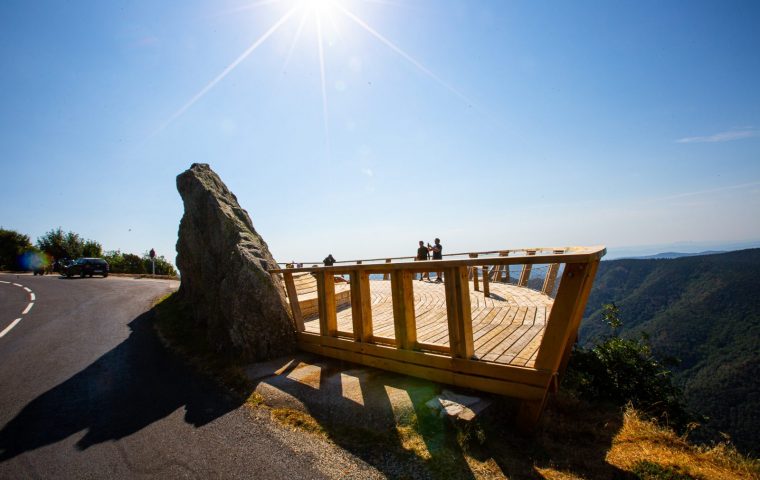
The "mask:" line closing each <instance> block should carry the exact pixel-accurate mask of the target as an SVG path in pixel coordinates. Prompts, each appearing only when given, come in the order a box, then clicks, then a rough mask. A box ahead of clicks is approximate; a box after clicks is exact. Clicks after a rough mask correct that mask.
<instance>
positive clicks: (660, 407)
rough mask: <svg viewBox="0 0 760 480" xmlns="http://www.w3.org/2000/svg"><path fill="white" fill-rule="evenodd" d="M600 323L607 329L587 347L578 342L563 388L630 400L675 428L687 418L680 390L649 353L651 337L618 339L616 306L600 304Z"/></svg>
mask: <svg viewBox="0 0 760 480" xmlns="http://www.w3.org/2000/svg"><path fill="white" fill-rule="evenodd" d="M602 316H603V321H604V322H605V323H606V324H607V325H608V326H609V327H610V329H611V333H610V334H609V335H607V336H604V337H602V339H601V340H600V341H599V342H598V343H597V344H596V345H594V346H593V347H591V348H590V349H586V348H583V347H578V346H576V347H575V349H574V351H573V355H572V357H571V359H570V364H569V366H568V370H567V375H566V381H565V386H567V387H570V388H571V389H572V390H575V391H576V392H577V393H578V394H579V395H580V396H581V397H583V398H585V399H587V400H590V401H604V402H610V403H614V404H617V405H624V404H626V403H628V402H630V403H632V404H633V405H634V406H635V407H637V408H639V409H640V410H642V411H644V412H645V413H648V414H650V415H651V416H653V417H666V418H667V419H668V420H669V421H670V422H672V423H673V424H675V425H676V426H684V425H685V424H686V423H687V422H688V421H690V420H691V416H690V415H689V414H688V413H687V412H686V409H685V405H684V401H683V392H682V390H681V389H680V388H679V387H677V386H676V385H674V384H673V375H672V373H671V372H670V370H669V369H668V368H667V366H666V365H665V364H664V363H663V362H662V361H660V360H658V359H657V358H655V356H654V355H653V354H652V349H651V347H650V346H649V337H648V336H647V335H646V333H641V334H640V336H639V337H638V338H631V339H627V338H621V337H620V336H618V330H619V328H620V327H621V326H622V325H623V322H622V320H621V319H620V309H619V308H618V307H617V305H615V304H614V303H612V304H608V305H604V306H603V315H602Z"/></svg>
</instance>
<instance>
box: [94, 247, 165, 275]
mask: <svg viewBox="0 0 760 480" xmlns="http://www.w3.org/2000/svg"><path fill="white" fill-rule="evenodd" d="M103 258H105V259H106V261H107V262H108V265H109V267H110V269H111V272H112V273H133V274H138V275H139V274H147V273H151V271H152V268H151V260H150V256H149V255H148V253H147V252H146V253H144V254H143V256H142V257H140V256H137V255H135V254H133V253H122V252H121V251H120V250H113V251H109V252H106V253H105V255H104V257H103ZM155 262H156V275H171V276H176V275H177V270H176V269H175V268H174V266H173V265H172V264H171V263H169V262H168V261H167V260H166V258H164V257H163V256H158V257H156V258H155Z"/></svg>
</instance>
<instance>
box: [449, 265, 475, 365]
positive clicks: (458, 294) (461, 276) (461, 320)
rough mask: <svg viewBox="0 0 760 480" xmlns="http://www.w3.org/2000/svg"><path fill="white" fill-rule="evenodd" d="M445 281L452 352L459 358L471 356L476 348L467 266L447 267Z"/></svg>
mask: <svg viewBox="0 0 760 480" xmlns="http://www.w3.org/2000/svg"><path fill="white" fill-rule="evenodd" d="M444 282H445V288H446V312H447V317H448V323H449V346H450V348H451V354H452V356H454V357H457V358H471V357H472V355H473V354H474V352H475V348H474V342H473V337H472V310H471V308H470V282H469V281H468V280H467V267H454V268H447V269H446V273H445V274H444Z"/></svg>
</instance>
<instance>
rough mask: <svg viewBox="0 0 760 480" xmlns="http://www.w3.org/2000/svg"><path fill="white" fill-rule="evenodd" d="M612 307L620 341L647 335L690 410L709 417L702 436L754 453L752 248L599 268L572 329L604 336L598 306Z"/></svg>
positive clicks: (757, 401)
mask: <svg viewBox="0 0 760 480" xmlns="http://www.w3.org/2000/svg"><path fill="white" fill-rule="evenodd" d="M611 302H615V303H616V304H617V305H618V306H619V307H620V311H621V318H622V319H623V322H624V325H623V329H622V332H621V334H622V335H623V336H630V335H638V334H639V332H647V333H648V334H649V335H650V341H651V344H652V347H653V350H654V352H655V353H656V354H657V355H658V356H659V357H661V358H665V357H675V358H678V359H680V360H681V363H680V365H678V366H677V367H674V369H673V370H674V373H675V376H676V380H677V381H679V382H680V383H682V384H683V385H684V388H685V393H686V396H687V402H688V405H689V407H690V408H692V409H694V410H696V411H697V412H699V413H702V414H704V415H707V416H709V417H710V421H709V422H707V424H706V425H705V428H704V429H703V430H704V432H705V435H712V436H713V438H717V432H718V431H721V432H726V433H728V434H730V435H731V438H732V440H733V441H734V443H735V444H736V445H737V447H739V448H740V449H741V450H743V451H745V452H749V453H753V454H757V453H758V452H760V436H759V435H758V434H757V432H758V431H760V249H749V250H740V251H735V252H728V253H720V254H706V255H697V256H684V257H681V258H674V259H619V260H610V261H605V262H601V263H600V266H599V272H598V274H597V278H596V281H595V284H594V288H593V289H592V292H591V295H590V297H589V301H588V305H587V309H586V312H585V313H586V315H585V317H584V322H583V324H582V326H581V330H580V341H581V343H582V344H589V343H590V342H592V341H593V339H594V338H598V337H599V336H600V335H603V334H605V333H607V330H606V328H605V325H604V324H603V323H602V322H601V306H602V305H603V304H605V303H611Z"/></svg>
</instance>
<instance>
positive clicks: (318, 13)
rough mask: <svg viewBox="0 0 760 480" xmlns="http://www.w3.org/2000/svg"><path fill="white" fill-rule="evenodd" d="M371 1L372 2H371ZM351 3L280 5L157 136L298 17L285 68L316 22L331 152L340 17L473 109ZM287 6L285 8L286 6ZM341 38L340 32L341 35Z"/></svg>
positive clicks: (263, 0)
mask: <svg viewBox="0 0 760 480" xmlns="http://www.w3.org/2000/svg"><path fill="white" fill-rule="evenodd" d="M368 1H369V0H368ZM374 1H376V2H378V3H385V0H374ZM280 2H281V0H254V1H253V2H252V3H251V4H249V5H247V6H244V7H241V9H249V8H258V7H263V6H267V5H270V6H271V5H272V4H277V3H280ZM350 3H351V2H350V1H349V0H290V1H289V2H283V3H281V4H280V5H281V6H285V7H286V8H287V11H286V12H285V13H283V15H282V16H281V17H280V18H279V20H277V21H275V22H274V23H273V24H272V25H271V26H270V27H269V28H268V29H267V30H266V31H265V32H264V33H263V34H261V36H259V37H258V39H256V40H255V41H254V42H253V43H252V44H251V45H250V46H249V47H248V48H247V49H246V50H245V51H243V52H242V53H241V54H240V55H239V56H238V57H237V58H236V59H235V60H234V61H233V62H232V63H230V64H229V65H228V66H227V67H226V68H225V69H224V70H222V72H221V73H219V74H218V75H217V76H216V77H215V78H213V79H212V80H211V81H210V82H208V83H207V84H206V86H204V87H203V88H202V89H201V90H200V91H199V92H198V93H196V94H195V95H193V97H191V98H190V99H189V100H188V101H187V102H186V103H185V104H184V105H183V106H182V107H181V108H180V109H179V110H177V111H176V112H174V114H173V115H171V117H169V119H168V120H166V121H165V122H164V123H163V124H162V125H161V126H160V127H159V128H158V130H157V131H156V132H154V134H155V133H158V132H160V131H161V130H163V129H164V128H166V127H167V126H168V125H169V124H170V123H172V122H173V121H174V120H176V119H177V118H179V117H180V116H182V114H184V113H185V112H186V111H187V110H188V109H189V108H190V107H192V106H193V104H195V103H196V102H197V101H198V100H200V99H201V98H203V96H204V95H206V93H208V92H209V90H211V89H212V88H214V87H215V86H216V85H217V84H218V83H219V82H221V81H222V80H223V79H224V78H225V77H226V76H227V75H228V74H229V73H230V72H232V71H233V70H234V69H235V68H236V67H237V66H238V65H239V64H240V63H241V62H243V61H244V60H245V59H246V58H247V57H248V56H249V55H251V54H252V53H253V52H254V51H255V50H257V49H258V48H259V47H260V46H261V45H262V44H263V43H264V42H266V40H267V39H268V38H269V37H271V36H272V35H273V34H275V32H277V31H278V30H279V29H280V27H282V26H283V25H284V24H286V23H288V22H290V21H291V20H293V19H295V18H299V17H300V20H294V21H297V22H298V28H297V29H296V31H295V34H294V36H293V39H292V41H291V45H290V48H289V50H288V53H287V56H286V57H285V63H284V65H283V70H284V68H285V67H286V66H287V64H288V62H289V61H290V58H291V55H292V53H293V50H294V49H295V47H296V44H298V43H299V40H300V38H301V36H302V35H301V33H302V31H303V29H304V25H305V24H306V23H307V22H313V24H314V26H315V33H316V38H315V41H316V44H317V52H318V55H319V80H320V83H321V94H322V95H321V96H322V117H323V124H324V130H325V144H326V147H327V150H328V155H329V150H330V140H329V138H330V128H329V111H328V98H327V87H326V85H327V80H328V73H329V72H327V71H326V68H325V53H326V52H325V45H324V44H325V32H324V30H325V28H328V29H329V28H332V29H333V30H335V31H337V23H338V22H337V20H336V17H337V18H343V19H347V20H348V21H349V23H352V24H355V25H357V26H358V27H360V30H362V31H363V32H364V33H366V34H368V35H369V36H371V37H373V38H374V39H375V40H377V41H379V42H380V43H381V44H383V45H385V46H386V47H388V48H389V49H390V50H392V51H393V52H394V53H396V54H397V55H398V56H400V57H401V58H402V59H404V60H405V61H407V62H409V63H411V64H412V65H414V66H415V67H416V68H417V70H419V71H420V72H421V73H422V74H424V75H426V76H427V77H429V78H430V79H432V80H434V81H435V82H436V83H438V84H439V85H441V86H442V87H444V88H445V89H447V90H449V91H450V92H451V93H453V94H454V95H456V96H457V97H459V98H460V99H461V100H462V101H464V102H466V103H467V104H468V105H470V106H472V104H473V102H472V101H470V100H469V99H468V98H467V97H466V96H465V95H464V94H462V93H461V92H459V91H458V90H457V89H456V88H454V87H453V86H451V85H449V84H448V83H447V82H446V81H444V80H443V79H442V78H440V77H439V76H437V75H436V74H435V73H433V72H432V71H431V70H430V69H428V68H427V67H425V65H423V64H422V63H421V62H420V61H418V60H417V59H416V58H414V57H412V56H411V55H410V54H409V53H407V52H406V51H404V50H403V49H402V48H401V47H399V46H398V45H396V44H395V43H394V42H392V41H391V40H390V39H388V38H386V37H385V36H384V35H383V34H382V33H380V32H379V31H378V30H376V29H375V28H373V27H372V26H371V25H370V24H369V23H367V21H366V20H365V19H363V18H361V17H360V16H359V15H358V14H357V13H355V12H354V11H352V10H353V8H352V6H349V4H350ZM283 4H284V5H283ZM241 9H235V11H240V10H241ZM338 34H339V36H340V33H339V32H338Z"/></svg>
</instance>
